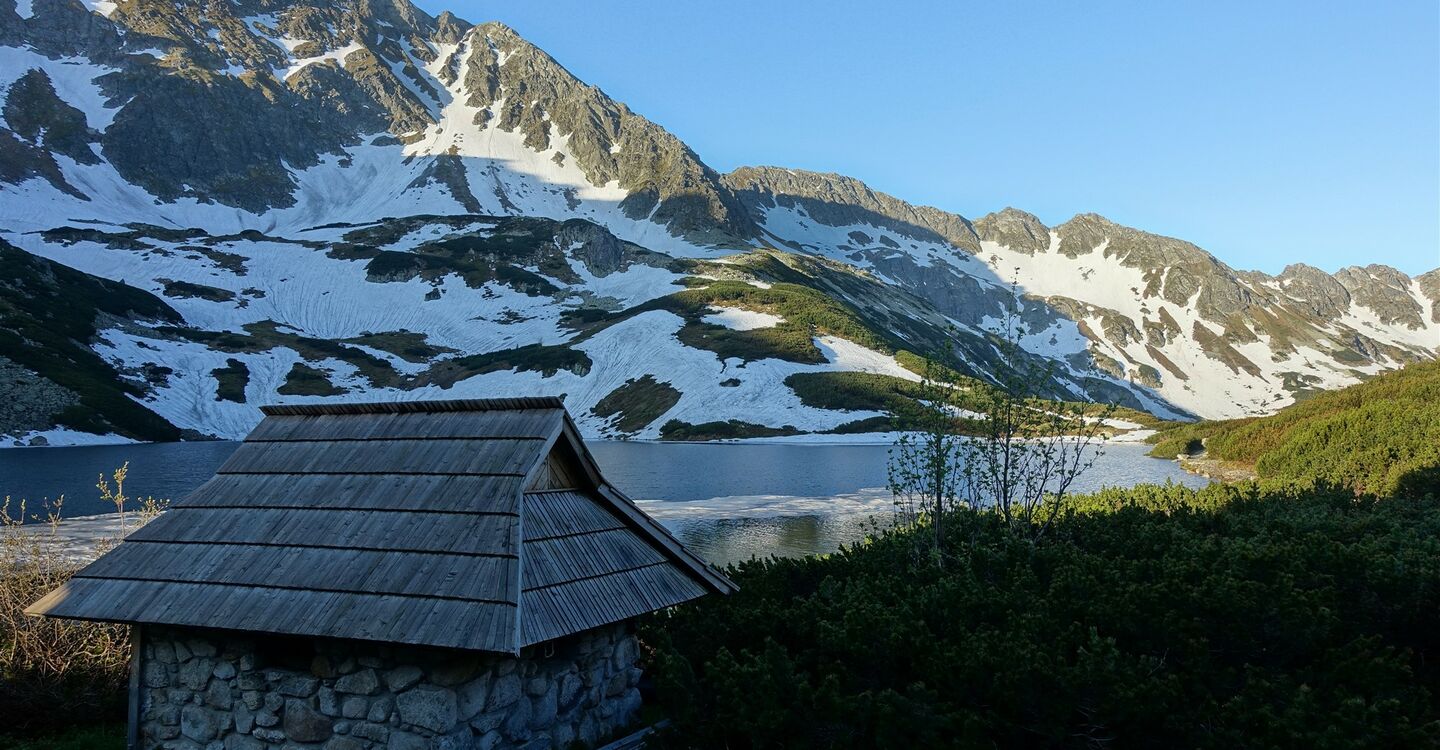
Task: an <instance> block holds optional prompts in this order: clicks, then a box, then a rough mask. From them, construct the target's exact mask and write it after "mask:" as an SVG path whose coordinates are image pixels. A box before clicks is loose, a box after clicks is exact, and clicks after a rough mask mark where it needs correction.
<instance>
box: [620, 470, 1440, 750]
mask: <svg viewBox="0 0 1440 750" xmlns="http://www.w3.org/2000/svg"><path fill="white" fill-rule="evenodd" d="M947 523H951V524H953V525H952V526H951V527H950V529H951V533H950V535H949V536H947V539H950V540H953V542H952V543H953V545H954V549H953V553H954V560H955V562H954V563H953V564H951V563H947V565H946V567H945V568H944V569H943V570H941V569H938V568H936V566H933V565H929V564H925V563H924V562H917V561H916V560H915V558H914V556H913V554H912V550H913V546H912V544H911V543H910V542H909V540H908V539H906V538H905V535H904V533H890V534H885V535H881V536H880V537H878V538H876V539H874V540H873V541H871V542H870V543H868V544H865V545H861V546H857V547H854V548H849V549H845V550H842V551H841V552H839V553H836V554H834V555H830V556H827V557H812V558H805V559H771V560H763V561H752V562H749V563H745V564H742V565H740V566H739V567H738V568H734V569H732V570H731V575H732V576H733V578H734V579H735V580H736V582H737V583H739V584H740V591H739V593H737V594H734V595H732V596H729V597H707V598H705V599H702V600H699V601H697V602H695V603H693V604H690V605H686V606H684V607H680V608H678V609H676V610H673V611H670V612H666V613H661V614H658V615H656V616H655V617H653V618H652V619H651V620H650V621H649V622H648V623H647V625H646V628H645V632H644V637H645V639H646V642H647V643H648V644H649V645H650V647H651V648H652V649H653V652H652V655H651V663H650V673H651V674H652V675H653V676H654V678H655V680H656V690H655V695H656V697H657V698H658V700H659V701H660V702H661V705H662V707H663V708H664V709H665V710H666V711H667V712H668V714H669V716H670V717H671V718H672V720H673V721H674V727H673V730H672V733H671V734H670V736H669V737H668V738H665V741H666V742H668V743H669V746H675V747H729V748H744V747H787V748H803V747H830V748H836V747H1094V746H1105V747H1116V748H1123V747H1420V746H1430V747H1433V746H1435V745H1434V743H1435V742H1436V741H1437V740H1440V733H1437V732H1440V703H1437V696H1440V504H1437V503H1436V502H1434V501H1433V500H1432V501H1422V502H1408V501H1398V500H1391V501H1384V500H1376V499H1373V498H1360V499H1357V498H1356V497H1355V496H1354V494H1353V493H1352V492H1350V491H1349V490H1347V489H1328V488H1326V487H1324V486H1320V485H1316V484H1313V483H1247V484H1242V485H1214V486H1211V487H1208V488H1206V489H1202V490H1191V489H1187V488H1184V487H1181V486H1177V485H1169V486H1163V487H1156V486H1151V487H1139V488H1135V489H1133V490H1111V491H1106V492H1102V493H1098V494H1095V495H1091V496H1088V497H1085V498H1082V499H1081V502H1080V503H1079V509H1078V511H1077V512H1075V513H1073V514H1072V515H1070V516H1068V517H1066V518H1064V519H1063V520H1062V521H1061V522H1060V523H1059V525H1058V526H1057V527H1055V528H1054V529H1053V536H1050V537H1047V538H1046V540H1045V541H1043V542H1041V543H1039V544H1031V543H1029V542H1028V541H1024V540H1023V539H1021V538H1020V537H1019V536H1017V535H1014V534H1012V533H1009V532H1008V531H1006V530H1005V529H1003V528H1002V527H1001V525H1000V524H999V523H998V521H997V519H996V518H995V517H994V516H993V515H992V514H978V515H969V514H957V516H956V518H955V519H954V520H953V521H947ZM908 533H924V531H923V530H920V531H915V532H908Z"/></svg>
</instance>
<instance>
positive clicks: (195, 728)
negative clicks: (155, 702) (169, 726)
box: [180, 706, 220, 742]
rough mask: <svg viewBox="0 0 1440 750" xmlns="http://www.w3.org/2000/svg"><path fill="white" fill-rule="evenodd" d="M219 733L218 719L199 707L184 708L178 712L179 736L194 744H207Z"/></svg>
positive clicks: (209, 711)
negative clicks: (192, 741)
mask: <svg viewBox="0 0 1440 750" xmlns="http://www.w3.org/2000/svg"><path fill="white" fill-rule="evenodd" d="M219 733H220V717H218V716H216V715H215V712H213V711H211V710H209V709H207V708H202V707H200V706H186V707H185V709H184V710H183V711H181V712H180V734H182V735H185V736H186V737H189V738H190V739H192V740H195V741H196V742H209V741H210V740H213V739H215V737H216V736H217V735H218V734H219Z"/></svg>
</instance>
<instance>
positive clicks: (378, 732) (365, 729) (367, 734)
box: [350, 723, 390, 743]
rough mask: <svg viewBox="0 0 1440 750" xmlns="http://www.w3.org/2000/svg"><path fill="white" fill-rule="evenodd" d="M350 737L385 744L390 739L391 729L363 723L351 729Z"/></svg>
mask: <svg viewBox="0 0 1440 750" xmlns="http://www.w3.org/2000/svg"><path fill="white" fill-rule="evenodd" d="M350 736H352V737H359V738H361V739H366V740H370V741H371V742H378V743H384V742H386V741H388V740H389V739H390V728H389V727H386V726H382V725H380V724H368V723H361V724H356V725H354V726H352V727H350Z"/></svg>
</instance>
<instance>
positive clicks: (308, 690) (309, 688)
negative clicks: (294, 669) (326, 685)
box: [277, 674, 320, 698]
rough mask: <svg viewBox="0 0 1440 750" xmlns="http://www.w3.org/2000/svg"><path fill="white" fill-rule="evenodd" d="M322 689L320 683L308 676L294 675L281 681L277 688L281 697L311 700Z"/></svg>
mask: <svg viewBox="0 0 1440 750" xmlns="http://www.w3.org/2000/svg"><path fill="white" fill-rule="evenodd" d="M319 687H320V681H319V680H317V679H315V678H314V677H309V676H306V675H298V674H292V675H289V676H287V677H285V678H283V679H281V680H280V687H279V688H277V689H278V690H279V692H280V694H281V695H284V696H288V697H291V698H309V697H310V696H312V695H314V694H315V690H316V689H317V688H319Z"/></svg>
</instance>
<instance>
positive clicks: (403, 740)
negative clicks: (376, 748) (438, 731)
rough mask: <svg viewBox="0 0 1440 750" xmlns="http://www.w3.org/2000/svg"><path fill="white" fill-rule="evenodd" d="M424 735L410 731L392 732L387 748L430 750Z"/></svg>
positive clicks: (389, 749) (394, 749) (396, 749)
mask: <svg viewBox="0 0 1440 750" xmlns="http://www.w3.org/2000/svg"><path fill="white" fill-rule="evenodd" d="M429 744H430V743H428V742H426V741H425V738H424V737H421V736H420V735H418V734H412V733H410V732H400V731H396V732H391V733H390V742H389V743H388V744H387V745H386V748H387V750H430V748H429Z"/></svg>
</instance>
